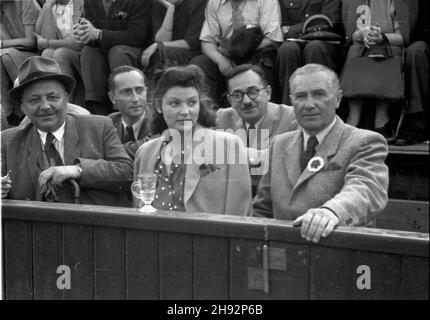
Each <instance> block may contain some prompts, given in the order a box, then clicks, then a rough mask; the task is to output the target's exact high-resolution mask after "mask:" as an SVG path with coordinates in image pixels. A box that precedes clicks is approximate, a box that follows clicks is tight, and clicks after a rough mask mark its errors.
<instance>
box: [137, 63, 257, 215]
mask: <svg viewBox="0 0 430 320" xmlns="http://www.w3.org/2000/svg"><path fill="white" fill-rule="evenodd" d="M206 90H207V89H206V88H205V84H204V74H203V71H202V70H201V69H200V68H199V67H197V66H194V65H190V66H186V67H172V68H168V69H167V70H166V71H165V72H164V73H163V74H162V76H161V78H160V80H159V82H158V84H157V87H156V89H155V92H154V104H155V109H156V110H155V115H154V120H153V128H154V130H155V132H154V134H158V133H161V137H160V138H157V139H154V140H151V141H148V142H146V143H144V144H143V145H142V146H141V147H140V148H139V150H138V151H137V153H136V160H135V169H134V178H135V179H136V178H137V176H138V175H139V174H142V173H155V174H157V176H158V178H157V186H156V193H155V200H154V201H153V203H152V205H153V206H154V207H155V208H157V209H161V210H172V211H186V212H192V213H197V212H207V213H215V214H231V215H248V214H249V212H250V207H251V179H250V176H249V169H248V163H247V156H246V151H245V149H244V146H243V144H242V142H241V140H240V139H239V138H238V137H236V136H235V135H232V134H229V133H223V132H218V131H215V130H212V129H210V127H214V126H215V113H214V112H213V111H212V110H209V109H208V107H207V100H206V98H205V96H204V92H205V91H206ZM166 129H167V130H166Z"/></svg>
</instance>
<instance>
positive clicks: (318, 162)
mask: <svg viewBox="0 0 430 320" xmlns="http://www.w3.org/2000/svg"><path fill="white" fill-rule="evenodd" d="M323 167H324V159H323V158H321V157H313V158H312V159H311V160H309V162H308V170H309V171H310V172H318V171H320V170H321V169H322V168H323Z"/></svg>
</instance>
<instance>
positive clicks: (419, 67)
mask: <svg viewBox="0 0 430 320" xmlns="http://www.w3.org/2000/svg"><path fill="white" fill-rule="evenodd" d="M429 77H430V69H429V48H428V46H427V44H426V43H425V42H424V41H417V42H414V43H412V44H411V45H409V46H408V47H407V48H406V55H405V81H406V100H407V101H408V104H409V107H408V113H417V112H424V113H427V112H428V110H427V109H426V108H427V106H428V104H429V102H430V101H429V91H428V90H429V82H430V79H429Z"/></svg>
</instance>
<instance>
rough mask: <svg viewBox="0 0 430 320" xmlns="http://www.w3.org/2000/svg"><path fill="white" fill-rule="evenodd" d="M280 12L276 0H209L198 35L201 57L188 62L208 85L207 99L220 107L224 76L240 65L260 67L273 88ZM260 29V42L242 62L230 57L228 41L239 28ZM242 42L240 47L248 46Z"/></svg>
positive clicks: (280, 37) (279, 37) (280, 40)
mask: <svg viewBox="0 0 430 320" xmlns="http://www.w3.org/2000/svg"><path fill="white" fill-rule="evenodd" d="M280 21H281V12H280V9H279V3H278V1H277V0H209V1H208V4H207V6H206V11H205V22H204V24H203V28H202V32H201V34H200V41H201V49H202V52H203V55H200V56H197V57H195V58H193V59H192V60H191V62H190V63H192V64H195V65H197V66H199V67H200V68H201V69H202V70H203V71H204V73H205V75H206V79H207V82H208V84H209V90H210V93H209V94H210V97H211V98H212V99H214V100H215V102H216V103H218V105H219V106H223V104H224V102H223V99H222V98H221V97H222V95H223V94H224V93H225V76H226V75H227V74H228V73H229V72H230V71H231V70H232V69H233V68H234V67H235V66H236V65H237V64H242V63H253V64H260V65H261V66H262V67H263V69H264V70H265V72H266V73H267V78H268V80H269V83H270V85H271V86H272V87H273V88H274V87H276V83H275V81H274V80H273V79H274V77H273V75H274V70H275V69H274V64H275V59H276V49H277V46H278V44H279V43H280V42H282V40H283V38H282V32H281V26H280ZM249 27H259V28H260V29H261V33H262V40H261V42H260V43H259V44H257V45H258V46H256V49H255V50H253V51H252V52H251V53H250V54H249V55H250V57H249V58H248V59H246V60H245V61H243V60H241V61H239V59H235V57H233V56H231V55H229V50H228V49H229V48H228V47H229V40H230V39H231V37H232V35H233V34H234V33H236V32H238V31H240V30H241V29H242V28H249ZM248 40H249V39H246V38H245V39H244V45H243V47H246V46H248Z"/></svg>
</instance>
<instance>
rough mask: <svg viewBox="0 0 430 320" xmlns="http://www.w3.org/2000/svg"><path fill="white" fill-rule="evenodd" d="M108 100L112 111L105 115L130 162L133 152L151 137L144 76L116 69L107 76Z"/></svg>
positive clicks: (130, 70) (137, 71)
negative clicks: (115, 110)
mask: <svg viewBox="0 0 430 320" xmlns="http://www.w3.org/2000/svg"><path fill="white" fill-rule="evenodd" d="M108 95H109V99H110V100H111V101H112V104H113V106H114V108H115V109H118V110H119V112H114V113H112V114H110V115H109V117H110V118H111V119H112V121H113V124H114V126H115V127H116V130H117V133H118V136H119V138H120V140H121V142H122V144H123V146H124V149H125V151H127V153H128V155H129V156H130V157H131V158H132V159H134V155H135V154H136V151H137V149H138V148H139V147H140V146H141V145H142V143H144V142H146V141H148V140H149V139H150V137H151V132H150V131H151V130H150V128H151V127H150V125H151V116H150V110H149V108H148V107H147V103H146V96H147V88H146V86H145V76H144V74H143V72H142V71H141V70H139V69H137V68H134V67H131V66H120V67H116V68H115V69H114V70H113V71H112V73H111V74H110V76H109V92H108Z"/></svg>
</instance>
